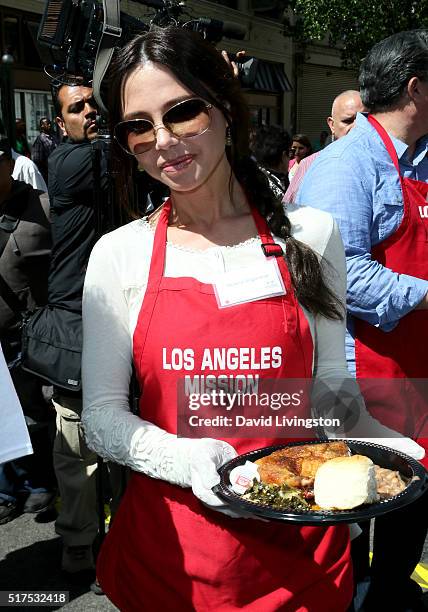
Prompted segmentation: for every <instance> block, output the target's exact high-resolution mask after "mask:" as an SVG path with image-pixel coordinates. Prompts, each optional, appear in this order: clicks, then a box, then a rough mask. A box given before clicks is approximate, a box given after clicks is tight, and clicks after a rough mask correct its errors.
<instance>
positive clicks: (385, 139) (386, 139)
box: [367, 115, 400, 174]
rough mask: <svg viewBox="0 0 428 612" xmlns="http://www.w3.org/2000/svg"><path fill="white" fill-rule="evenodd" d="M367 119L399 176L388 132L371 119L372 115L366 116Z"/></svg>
mask: <svg viewBox="0 0 428 612" xmlns="http://www.w3.org/2000/svg"><path fill="white" fill-rule="evenodd" d="M367 119H368V122H369V123H370V124H371V125H372V126H373V127H374V129H375V130H376V132H377V133H378V134H379V136H380V137H381V139H382V142H383V144H384V145H385V147H386V150H387V151H388V153H389V156H390V158H391V160H392V163H393V164H394V166H395V168H396V170H397V172H398V174H400V166H399V165H398V157H397V151H396V150H395V147H394V145H393V144H392V140H391V138H390V137H389V135H388V132H387V131H386V130H385V128H384V127H382V126H381V124H380V123H379V121H378V120H377V119H375V118H374V117H373V115H368V117H367Z"/></svg>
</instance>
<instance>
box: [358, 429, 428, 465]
mask: <svg viewBox="0 0 428 612" xmlns="http://www.w3.org/2000/svg"><path fill="white" fill-rule="evenodd" d="M385 429H388V427H385ZM390 431H391V436H390V437H388V438H353V440H357V441H360V442H373V444H381V445H382V446H388V447H389V448H392V449H393V450H396V451H399V452H400V453H404V454H405V455H409V457H413V459H416V460H417V461H421V459H423V458H424V457H425V449H424V448H423V447H422V446H420V445H419V444H418V443H417V442H415V441H414V440H412V439H411V438H405V437H404V436H400V434H399V433H398V432H396V431H394V430H392V429H391V430H390ZM392 434H395V436H400V437H393V435H392Z"/></svg>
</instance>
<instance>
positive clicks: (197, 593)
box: [97, 202, 352, 612]
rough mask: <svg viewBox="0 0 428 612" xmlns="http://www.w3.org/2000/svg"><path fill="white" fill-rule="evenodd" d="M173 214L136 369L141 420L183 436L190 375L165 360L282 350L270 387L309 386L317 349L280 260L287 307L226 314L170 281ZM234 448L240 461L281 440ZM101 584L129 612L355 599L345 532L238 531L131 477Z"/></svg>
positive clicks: (332, 606) (298, 606)
mask: <svg viewBox="0 0 428 612" xmlns="http://www.w3.org/2000/svg"><path fill="white" fill-rule="evenodd" d="M170 210H171V204H170V202H167V203H166V204H165V205H164V208H163V212H162V214H161V216H160V219H159V222H158V226H157V229H156V233H155V238H154V246H153V255H152V260H151V266H150V273H149V279H148V286H147V290H146V294H145V297H144V301H143V305H142V308H141V311H140V315H139V318H138V323H137V327H136V330H135V334H134V363H135V367H136V371H137V375H138V378H139V381H140V385H141V388H142V389H143V394H142V398H141V403H140V415H141V417H142V418H144V419H146V420H148V421H151V422H152V423H155V424H156V425H158V426H159V427H161V428H163V429H165V430H166V431H168V432H171V433H176V428H177V409H176V406H177V383H178V381H179V380H180V378H183V376H184V374H185V373H187V372H183V371H174V370H172V369H169V370H166V369H164V367H163V361H162V350H163V348H165V347H166V348H167V350H171V349H172V348H177V347H178V348H180V349H185V348H189V347H190V348H192V349H193V350H194V354H195V363H200V358H201V356H202V353H203V351H204V349H205V348H216V347H226V348H227V347H255V349H258V348H260V347H273V346H277V345H281V346H282V348H283V355H285V360H283V363H282V365H281V367H280V368H279V369H278V368H276V369H274V368H272V367H271V368H270V369H267V370H264V371H263V377H266V378H307V377H311V376H312V358H313V345H312V338H311V333H310V329H309V326H308V322H307V319H306V318H305V316H304V314H303V312H302V310H301V308H300V306H299V305H298V303H297V300H296V298H295V295H294V292H293V290H292V286H291V281H290V276H289V273H288V269H287V266H286V264H285V261H284V259H283V258H282V257H280V258H279V261H278V264H279V268H280V270H281V275H282V277H283V281H284V284H285V287H286V290H287V292H286V295H284V296H281V297H273V298H270V299H265V300H259V301H254V302H250V303H247V304H240V305H236V306H232V307H229V308H225V309H219V308H218V306H217V302H216V298H215V295H214V291H213V287H212V285H206V284H203V283H200V282H198V281H197V280H195V279H194V278H188V277H181V278H169V277H164V276H163V271H164V262H165V247H166V236H167V225H168V218H169V213H170ZM254 218H255V221H256V224H257V227H258V231H259V234H260V236H261V238H262V241H263V243H272V237H271V235H270V233H269V230H268V228H267V226H266V223H265V222H264V220H263V219H262V218H261V217H260V216H259V215H258V214H257V213H256V212H254ZM198 360H199V361H198ZM199 373H201V372H199V371H198V370H195V371H194V372H193V374H199ZM202 373H206V372H205V370H204V371H203V372H202ZM218 373H220V372H216V371H214V372H210V374H218ZM221 373H222V374H228V375H230V374H232V375H238V374H246V375H248V373H249V372H248V370H243V369H237V370H234V371H233V372H228V371H226V372H224V371H222V372H221ZM228 442H229V443H230V444H232V445H233V446H234V447H235V448H236V450H237V451H238V453H243V452H247V451H249V450H252V449H255V448H259V447H261V446H264V445H269V444H275V443H278V442H284V440H279V439H278V440H275V439H274V440H272V439H232V440H231V439H228ZM97 575H98V577H99V580H100V582H101V585H102V587H103V589H104V591H105V592H106V594H107V595H108V596H109V598H110V599H111V600H112V601H113V602H114V603H115V604H116V605H117V606H118V607H119V608H120V609H121V610H125V611H135V612H141V611H142V610H145V611H147V610H153V611H156V612H159V610H162V611H165V612H191V611H192V610H197V611H198V612H211V611H212V612H222V611H224V612H225V611H228V612H231V611H233V610H238V609H239V610H246V611H248V612H273V611H274V610H281V611H286V612H299V611H300V612H304V611H309V610H311V611H315V610H316V612H344V611H345V610H346V608H347V606H348V605H349V602H350V599H351V596H352V571H351V565H350V557H349V532H348V527H347V526H340V527H326V528H319V527H294V526H287V525H283V524H278V523H268V522H262V521H257V520H252V519H233V518H230V517H227V516H225V515H224V514H221V513H219V512H216V511H214V510H211V509H208V508H207V507H205V506H204V505H203V504H202V503H201V502H200V501H199V500H198V499H197V498H196V497H195V496H194V495H193V493H192V491H191V489H182V488H180V487H178V486H174V485H171V484H168V483H167V482H164V481H162V480H156V479H153V478H149V477H147V476H144V475H143V474H140V473H133V474H132V477H131V480H130V482H129V485H128V488H127V491H126V494H125V497H124V499H123V502H122V504H121V506H120V509H119V512H118V514H117V516H116V517H115V520H114V523H113V526H112V528H111V530H110V532H109V534H108V536H107V538H106V541H105V543H104V545H103V548H102V550H101V554H100V557H99V562H98V567H97Z"/></svg>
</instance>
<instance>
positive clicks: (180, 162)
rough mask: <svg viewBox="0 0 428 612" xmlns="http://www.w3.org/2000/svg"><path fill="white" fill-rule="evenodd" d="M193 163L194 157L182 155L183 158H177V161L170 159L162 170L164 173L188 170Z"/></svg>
mask: <svg viewBox="0 0 428 612" xmlns="http://www.w3.org/2000/svg"><path fill="white" fill-rule="evenodd" d="M192 161H193V155H182V156H181V157H176V158H175V159H170V160H168V161H166V162H164V163H163V164H162V166H161V168H162V170H163V171H164V172H171V173H173V172H178V171H179V170H183V169H184V168H187V166H189V165H190V164H191V163H192Z"/></svg>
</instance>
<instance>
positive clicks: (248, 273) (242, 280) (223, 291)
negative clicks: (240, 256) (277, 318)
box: [214, 258, 286, 308]
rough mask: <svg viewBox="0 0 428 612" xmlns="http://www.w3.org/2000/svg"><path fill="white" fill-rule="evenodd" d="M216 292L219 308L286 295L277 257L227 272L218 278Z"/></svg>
mask: <svg viewBox="0 0 428 612" xmlns="http://www.w3.org/2000/svg"><path fill="white" fill-rule="evenodd" d="M214 292H215V296H216V298H217V304H218V307H219V308H228V307H229V306H236V305H237V304H245V303H247V302H255V301H257V300H262V299H265V298H270V297H277V296H279V295H285V293H286V290H285V286H284V282H283V280H282V276H281V272H280V270H279V267H278V263H277V261H276V258H272V259H265V260H263V261H261V262H260V263H258V264H255V265H252V266H251V268H244V269H240V270H233V271H231V272H225V273H224V274H222V275H221V276H219V277H218V278H217V281H216V283H215V284H214Z"/></svg>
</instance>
